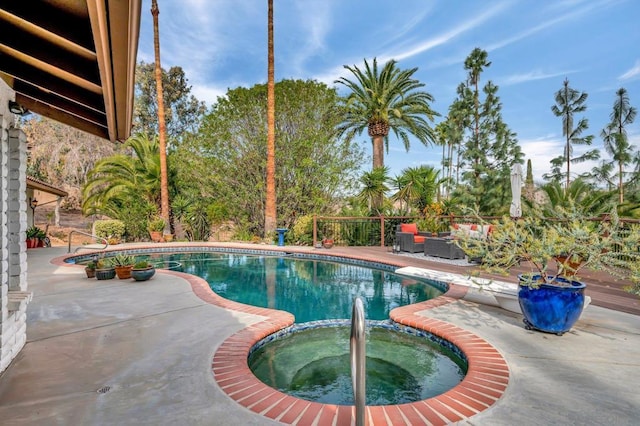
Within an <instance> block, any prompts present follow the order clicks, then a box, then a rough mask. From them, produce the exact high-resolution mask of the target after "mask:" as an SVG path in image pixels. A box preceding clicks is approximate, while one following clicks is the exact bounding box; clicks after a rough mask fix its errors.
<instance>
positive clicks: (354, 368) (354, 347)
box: [349, 297, 367, 426]
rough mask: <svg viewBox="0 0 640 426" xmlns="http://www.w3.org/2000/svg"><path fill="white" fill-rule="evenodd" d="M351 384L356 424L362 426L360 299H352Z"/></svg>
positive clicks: (362, 327) (363, 365)
mask: <svg viewBox="0 0 640 426" xmlns="http://www.w3.org/2000/svg"><path fill="white" fill-rule="evenodd" d="M349 344H350V351H351V384H352V386H353V398H354V400H355V406H356V426H363V425H364V421H365V405H366V401H367V398H366V388H365V385H366V359H365V352H366V347H365V324H364V307H363V305H362V299H360V298H359V297H356V298H355V299H353V309H352V311H351V338H350V339H349Z"/></svg>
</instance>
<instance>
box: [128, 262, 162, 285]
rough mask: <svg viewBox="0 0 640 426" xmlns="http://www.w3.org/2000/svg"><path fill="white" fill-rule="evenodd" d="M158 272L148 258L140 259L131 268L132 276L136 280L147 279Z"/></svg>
mask: <svg viewBox="0 0 640 426" xmlns="http://www.w3.org/2000/svg"><path fill="white" fill-rule="evenodd" d="M155 273H156V268H155V267H154V266H153V265H152V264H150V263H149V262H147V261H146V260H140V261H138V262H136V263H135V264H134V265H133V268H132V269H131V278H133V279H134V280H136V281H147V280H148V279H150V278H151V277H153V275H154V274H155Z"/></svg>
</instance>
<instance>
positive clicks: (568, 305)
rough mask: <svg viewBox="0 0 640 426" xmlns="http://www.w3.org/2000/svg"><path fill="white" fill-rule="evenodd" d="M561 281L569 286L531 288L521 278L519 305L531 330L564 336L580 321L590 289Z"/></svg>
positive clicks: (576, 282) (562, 279) (581, 284)
mask: <svg viewBox="0 0 640 426" xmlns="http://www.w3.org/2000/svg"><path fill="white" fill-rule="evenodd" d="M533 278H534V279H535V278H536V277H535V276H534V277H533ZM557 280H558V281H562V282H563V283H565V284H567V286H566V287H563V286H558V285H549V284H541V285H540V287H539V288H531V287H528V286H526V285H523V284H522V283H523V279H522V277H520V290H519V291H518V301H519V302H520V308H521V309H522V314H523V315H524V323H525V326H526V328H527V330H532V329H533V330H539V331H544V332H547V333H555V334H557V335H559V336H561V335H562V334H564V333H565V332H567V331H569V330H571V327H573V324H575V322H576V321H577V320H578V318H580V314H581V313H582V308H583V307H584V289H585V287H586V285H585V284H584V283H581V282H579V281H570V280H566V279H564V278H557Z"/></svg>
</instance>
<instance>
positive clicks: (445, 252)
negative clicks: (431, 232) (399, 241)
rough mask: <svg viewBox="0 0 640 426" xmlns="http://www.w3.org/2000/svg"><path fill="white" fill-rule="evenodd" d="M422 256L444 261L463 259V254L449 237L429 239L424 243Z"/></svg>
mask: <svg viewBox="0 0 640 426" xmlns="http://www.w3.org/2000/svg"><path fill="white" fill-rule="evenodd" d="M424 255H425V256H434V257H442V258H444V259H464V258H465V253H464V251H462V249H461V248H460V247H458V246H457V245H456V243H455V242H454V240H453V238H451V237H448V238H447V237H444V238H438V237H431V238H427V239H426V240H425V242H424Z"/></svg>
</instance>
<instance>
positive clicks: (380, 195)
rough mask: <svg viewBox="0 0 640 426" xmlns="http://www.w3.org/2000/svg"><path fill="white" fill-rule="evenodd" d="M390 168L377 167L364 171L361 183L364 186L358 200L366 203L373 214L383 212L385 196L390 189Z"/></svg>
mask: <svg viewBox="0 0 640 426" xmlns="http://www.w3.org/2000/svg"><path fill="white" fill-rule="evenodd" d="M387 182H389V168H388V167H376V168H374V169H373V170H371V171H370V172H366V171H365V172H364V173H362V176H361V177H360V184H361V185H362V188H361V189H360V192H359V193H358V196H357V197H358V200H360V202H361V203H363V204H366V206H367V209H368V210H369V212H370V213H371V214H375V215H379V214H381V211H382V207H383V201H384V196H385V194H386V193H387V191H389V187H388V186H387Z"/></svg>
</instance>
